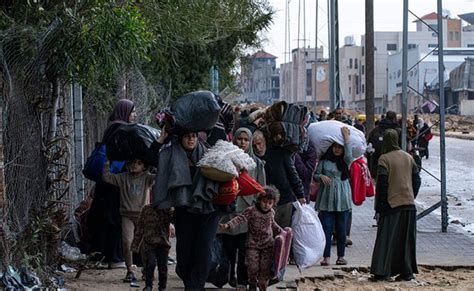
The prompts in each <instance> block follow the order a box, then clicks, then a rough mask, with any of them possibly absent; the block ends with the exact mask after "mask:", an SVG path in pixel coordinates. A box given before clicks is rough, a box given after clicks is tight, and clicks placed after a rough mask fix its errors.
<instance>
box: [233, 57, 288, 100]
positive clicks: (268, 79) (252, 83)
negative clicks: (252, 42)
mask: <svg viewBox="0 0 474 291" xmlns="http://www.w3.org/2000/svg"><path fill="white" fill-rule="evenodd" d="M276 58H277V57H275V56H274V55H271V54H269V53H267V52H265V51H259V52H256V53H254V54H253V55H248V56H247V57H246V58H244V59H242V60H241V67H242V71H241V90H242V95H243V97H244V98H245V100H246V101H247V102H255V103H262V104H273V103H274V102H275V101H277V100H278V99H279V97H280V88H279V87H280V86H279V83H280V79H279V70H278V69H277V68H276Z"/></svg>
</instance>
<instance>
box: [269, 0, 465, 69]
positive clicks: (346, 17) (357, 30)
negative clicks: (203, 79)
mask: <svg viewBox="0 0 474 291" xmlns="http://www.w3.org/2000/svg"><path fill="white" fill-rule="evenodd" d="M285 1H286V0H269V2H270V4H271V5H272V6H273V7H274V9H275V10H276V14H275V17H274V22H273V25H272V26H271V28H270V30H269V31H268V32H266V33H264V34H263V36H264V37H265V38H266V41H265V43H264V50H266V51H267V52H269V53H271V54H273V55H275V56H277V57H278V59H277V63H278V64H280V63H283V62H284V52H285ZM299 2H301V18H300V19H301V24H300V35H301V37H300V39H304V37H303V35H304V34H303V11H306V39H307V40H306V46H308V45H311V47H314V45H315V43H314V38H315V26H316V21H315V15H316V0H306V5H305V8H306V9H305V10H303V2H304V0H290V14H291V15H290V22H291V24H290V37H291V48H292V49H293V48H296V47H297V41H296V39H297V38H298V37H297V36H298V3H299ZM338 3H339V44H340V45H343V44H344V37H345V36H348V35H353V36H354V37H355V40H356V44H360V36H361V35H362V34H364V33H365V19H364V18H365V10H364V3H365V1H364V0H339V2H338ZM409 8H410V10H411V11H413V12H414V13H415V14H417V15H418V16H419V17H422V16H423V15H425V14H428V13H431V12H436V11H437V1H436V0H410V1H409ZM443 9H446V10H449V12H450V14H451V16H452V17H456V18H457V15H458V14H463V13H468V12H474V0H444V1H443ZM318 15H319V20H318V27H319V29H318V31H319V36H318V39H319V40H318V46H321V45H322V46H324V47H325V48H326V47H327V44H328V41H327V35H328V27H327V0H319V9H318ZM402 20H403V0H374V26H375V31H402V28H403V23H402ZM413 20H415V17H414V16H412V15H410V14H409V23H410V27H409V29H410V30H415V26H414V25H413V24H412V21H413ZM300 45H301V46H303V41H300ZM325 57H327V51H325Z"/></svg>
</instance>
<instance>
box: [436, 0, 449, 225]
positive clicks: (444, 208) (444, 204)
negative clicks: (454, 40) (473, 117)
mask: <svg viewBox="0 0 474 291" xmlns="http://www.w3.org/2000/svg"><path fill="white" fill-rule="evenodd" d="M442 2H443V1H442V0H438V80H439V131H440V139H439V145H440V155H439V157H440V167H441V231H442V232H447V231H448V198H447V197H446V135H445V130H446V129H445V121H446V120H445V119H446V117H445V110H446V108H445V100H444V44H443V40H444V37H443V3H442Z"/></svg>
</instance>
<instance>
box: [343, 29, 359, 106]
mask: <svg viewBox="0 0 474 291" xmlns="http://www.w3.org/2000/svg"><path fill="white" fill-rule="evenodd" d="M344 43H345V44H344V46H343V47H341V48H340V49H339V86H340V96H341V106H342V107H345V108H351V109H359V108H357V106H355V104H357V102H359V101H364V100H365V81H364V80H363V79H364V78H365V64H364V63H363V62H362V47H361V46H357V45H355V42H354V38H353V37H352V36H348V37H345V39H344ZM359 103H360V102H359Z"/></svg>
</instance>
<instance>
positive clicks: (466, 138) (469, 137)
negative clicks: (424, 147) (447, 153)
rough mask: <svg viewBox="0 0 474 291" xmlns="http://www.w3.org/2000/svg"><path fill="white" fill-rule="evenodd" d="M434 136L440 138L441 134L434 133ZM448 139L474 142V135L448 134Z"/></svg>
mask: <svg viewBox="0 0 474 291" xmlns="http://www.w3.org/2000/svg"><path fill="white" fill-rule="evenodd" d="M433 135H436V136H439V132H436V131H433ZM445 135H446V137H452V138H457V139H464V140H474V134H472V133H469V134H462V133H460V132H446V134H445Z"/></svg>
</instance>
